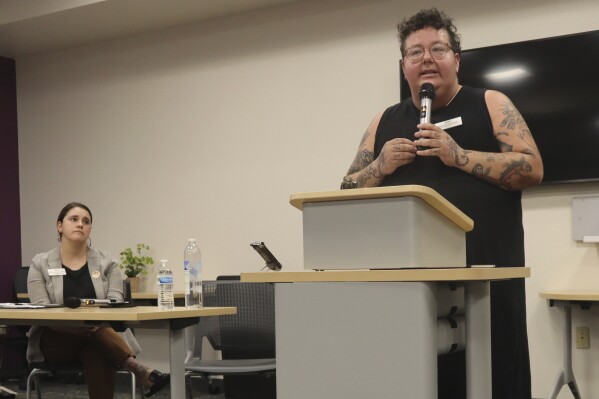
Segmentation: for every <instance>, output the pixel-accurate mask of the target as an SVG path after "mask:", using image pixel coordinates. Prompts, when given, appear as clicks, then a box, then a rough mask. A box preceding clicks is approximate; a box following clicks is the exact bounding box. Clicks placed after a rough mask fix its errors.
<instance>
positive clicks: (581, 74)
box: [400, 31, 599, 184]
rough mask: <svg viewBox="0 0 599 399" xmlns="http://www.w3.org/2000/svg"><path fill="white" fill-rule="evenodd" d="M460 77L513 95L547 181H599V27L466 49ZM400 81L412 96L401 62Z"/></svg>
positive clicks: (470, 83)
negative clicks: (539, 157)
mask: <svg viewBox="0 0 599 399" xmlns="http://www.w3.org/2000/svg"><path fill="white" fill-rule="evenodd" d="M458 79H459V82H460V83H461V84H463V85H468V86H473V87H484V88H487V89H494V90H499V91H501V92H503V93H505V94H506V95H507V96H508V97H509V98H510V99H511V100H512V102H513V103H514V104H515V105H516V107H517V108H518V110H519V111H520V112H521V113H522V115H523V116H524V119H525V120H526V122H527V123H528V126H529V128H530V131H531V132H532V134H533V136H534V138H535V141H536V143H537V145H538V146H539V150H540V151H541V156H542V157H543V162H544V167H545V176H544V178H543V183H545V184H550V183H565V182H569V183H571V182H585V181H599V31H593V32H586V33H579V34H573V35H567V36H559V37H552V38H547V39H539V40H531V41H525V42H518V43H509V44H502V45H497V46H490V47H482V48H476V49H470V50H463V51H462V54H461V64H460V71H459V74H458ZM400 82H401V83H400V93H401V98H402V99H403V98H405V97H409V96H410V90H409V87H408V84H407V82H406V81H405V80H404V78H403V72H402V71H401V67H400Z"/></svg>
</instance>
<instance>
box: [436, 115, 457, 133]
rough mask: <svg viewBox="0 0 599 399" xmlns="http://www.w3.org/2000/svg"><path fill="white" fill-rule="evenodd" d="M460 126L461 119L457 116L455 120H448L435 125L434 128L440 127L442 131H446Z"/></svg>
mask: <svg viewBox="0 0 599 399" xmlns="http://www.w3.org/2000/svg"><path fill="white" fill-rule="evenodd" d="M461 124H462V117H461V116H458V117H457V118H453V119H448V120H446V121H443V122H439V123H435V126H437V127H440V128H441V129H443V130H447V129H449V128H452V127H455V126H460V125H461Z"/></svg>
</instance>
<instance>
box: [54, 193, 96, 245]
mask: <svg viewBox="0 0 599 399" xmlns="http://www.w3.org/2000/svg"><path fill="white" fill-rule="evenodd" d="M73 208H81V209H85V210H86V211H87V213H89V221H90V222H93V220H94V218H93V216H92V211H90V210H89V208H88V207H87V206H85V205H83V204H82V203H81V202H69V203H68V204H66V205H65V206H64V208H62V210H61V211H60V213H59V214H58V220H56V223H58V222H60V223H62V222H64V218H65V216H67V213H69V211H70V210H71V209H73ZM58 236H59V237H58V240H59V241H60V240H61V239H62V233H58Z"/></svg>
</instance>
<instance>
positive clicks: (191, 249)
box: [183, 238, 202, 308]
mask: <svg viewBox="0 0 599 399" xmlns="http://www.w3.org/2000/svg"><path fill="white" fill-rule="evenodd" d="M183 268H184V274H185V306H186V307H189V308H199V307H200V306H202V253H201V252H200V248H199V247H198V244H196V239H195V238H190V239H189V242H188V243H187V246H186V247H185V251H184V252H183Z"/></svg>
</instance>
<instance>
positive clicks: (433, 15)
mask: <svg viewBox="0 0 599 399" xmlns="http://www.w3.org/2000/svg"><path fill="white" fill-rule="evenodd" d="M424 28H435V29H437V30H439V29H445V30H446V31H447V34H448V35H449V42H450V43H449V45H450V46H451V51H453V52H454V53H459V52H460V51H462V47H461V44H460V35H458V29H457V28H456V27H455V25H454V24H453V19H451V18H449V17H448V16H447V15H445V13H444V12H443V11H439V10H438V9H436V8H430V9H428V10H420V11H419V12H418V13H417V14H414V15H413V16H412V17H410V19H404V20H403V21H402V22H401V23H400V24H398V25H397V31H398V37H399V43H400V46H401V47H400V49H401V54H402V55H403V53H404V51H405V49H406V48H405V42H406V38H407V37H408V36H410V35H411V34H412V33H414V32H416V31H419V30H421V29H424Z"/></svg>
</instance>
